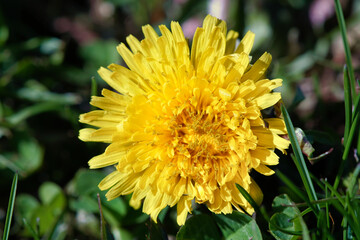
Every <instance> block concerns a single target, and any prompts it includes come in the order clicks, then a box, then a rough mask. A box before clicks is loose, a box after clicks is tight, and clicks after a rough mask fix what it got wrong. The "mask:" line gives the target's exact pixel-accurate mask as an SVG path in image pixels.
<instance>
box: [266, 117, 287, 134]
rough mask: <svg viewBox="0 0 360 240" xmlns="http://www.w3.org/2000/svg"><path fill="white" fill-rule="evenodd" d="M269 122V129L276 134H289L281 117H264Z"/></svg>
mask: <svg viewBox="0 0 360 240" xmlns="http://www.w3.org/2000/svg"><path fill="white" fill-rule="evenodd" d="M264 120H265V121H266V122H267V123H268V124H269V129H270V131H272V132H273V133H276V134H287V130H286V126H285V122H284V120H282V119H280V118H266V119H264Z"/></svg>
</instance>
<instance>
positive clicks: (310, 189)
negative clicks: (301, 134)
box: [281, 105, 320, 213]
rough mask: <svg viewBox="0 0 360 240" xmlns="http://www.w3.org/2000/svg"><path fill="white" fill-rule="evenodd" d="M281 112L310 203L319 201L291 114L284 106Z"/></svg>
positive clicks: (318, 209) (317, 206)
mask: <svg viewBox="0 0 360 240" xmlns="http://www.w3.org/2000/svg"><path fill="white" fill-rule="evenodd" d="M281 112H282V114H283V116H284V121H285V125H286V129H287V131H288V136H289V139H290V142H291V146H292V149H293V151H294V155H295V160H296V161H297V164H296V166H297V167H298V171H299V174H300V177H301V180H302V182H303V184H304V187H305V190H306V193H307V195H308V197H309V200H310V202H312V201H317V200H318V198H317V196H316V192H315V189H314V185H313V183H312V181H311V178H310V174H309V171H308V169H307V166H306V163H305V160H304V156H303V155H302V152H301V149H300V146H299V143H298V141H297V138H296V135H295V130H294V126H293V124H292V122H291V119H290V116H289V113H288V112H287V110H286V108H285V107H284V105H281ZM315 206H316V209H317V211H318V212H319V211H320V207H319V205H317V204H316V205H315ZM318 212H317V213H318Z"/></svg>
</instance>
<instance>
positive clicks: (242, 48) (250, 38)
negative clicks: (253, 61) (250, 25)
mask: <svg viewBox="0 0 360 240" xmlns="http://www.w3.org/2000/svg"><path fill="white" fill-rule="evenodd" d="M254 40H255V34H254V33H253V32H251V31H248V32H247V33H246V34H245V36H244V37H243V39H242V40H241V42H240V44H239V46H238V47H237V49H236V50H235V52H236V53H242V52H244V53H246V54H247V55H249V54H250V51H251V49H252V47H253V45H254ZM249 79H251V78H249ZM253 80H254V79H253Z"/></svg>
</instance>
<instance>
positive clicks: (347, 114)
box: [344, 65, 352, 145]
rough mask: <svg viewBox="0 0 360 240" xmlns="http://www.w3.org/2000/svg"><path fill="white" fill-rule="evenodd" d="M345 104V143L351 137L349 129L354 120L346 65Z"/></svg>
mask: <svg viewBox="0 0 360 240" xmlns="http://www.w3.org/2000/svg"><path fill="white" fill-rule="evenodd" d="M344 104H345V130H344V145H346V142H347V140H348V137H349V131H350V127H351V122H352V113H351V110H352V109H351V108H352V101H351V89H350V84H349V77H348V68H347V66H346V65H345V66H344Z"/></svg>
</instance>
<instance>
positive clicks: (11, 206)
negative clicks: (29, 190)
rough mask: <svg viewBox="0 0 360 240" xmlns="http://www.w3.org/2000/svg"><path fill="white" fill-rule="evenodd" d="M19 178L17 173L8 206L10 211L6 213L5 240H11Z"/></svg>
mask: <svg viewBox="0 0 360 240" xmlns="http://www.w3.org/2000/svg"><path fill="white" fill-rule="evenodd" d="M18 176H19V175H18V173H17V172H16V173H15V175H14V178H13V182H12V185H11V191H10V197H9V205H8V209H7V212H6V220H5V226H4V234H3V240H8V238H9V233H10V225H11V219H12V216H13V212H14V203H15V196H16V189H17V183H18Z"/></svg>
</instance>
